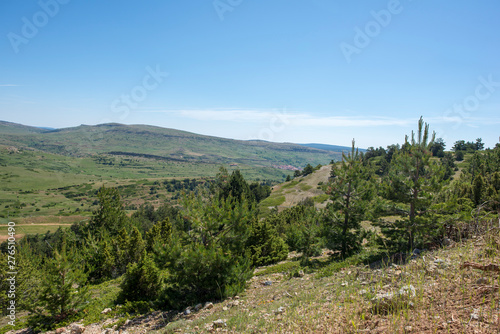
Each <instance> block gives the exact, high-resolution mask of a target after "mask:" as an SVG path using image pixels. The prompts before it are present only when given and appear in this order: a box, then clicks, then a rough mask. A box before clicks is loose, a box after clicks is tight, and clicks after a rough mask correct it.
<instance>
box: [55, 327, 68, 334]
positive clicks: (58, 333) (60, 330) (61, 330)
mask: <svg viewBox="0 0 500 334" xmlns="http://www.w3.org/2000/svg"><path fill="white" fill-rule="evenodd" d="M64 332H66V327H61V328H58V329H56V334H62V333H64Z"/></svg>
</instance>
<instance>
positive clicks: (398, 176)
mask: <svg viewBox="0 0 500 334" xmlns="http://www.w3.org/2000/svg"><path fill="white" fill-rule="evenodd" d="M435 135H436V134H435V133H433V134H432V136H431V137H429V125H428V124H427V123H425V124H424V121H423V119H422V117H421V118H420V120H419V122H418V133H417V134H416V136H415V133H414V132H413V131H412V134H411V138H409V137H408V136H406V138H405V144H404V145H403V147H402V149H401V150H400V151H398V152H397V153H396V154H395V155H394V157H393V159H392V163H391V167H390V170H389V175H388V177H387V178H386V180H385V187H386V196H387V198H388V199H390V200H391V201H392V202H393V205H394V209H395V213H398V214H399V215H401V216H402V219H401V220H398V221H396V222H394V223H392V222H382V224H381V225H382V231H383V232H384V234H385V235H386V236H387V237H388V238H389V240H386V241H387V243H388V244H390V245H391V246H390V248H392V250H395V251H396V250H406V251H411V250H412V249H413V248H414V247H415V238H416V236H418V235H417V233H419V234H420V235H424V234H425V233H427V232H430V231H431V230H432V226H430V225H429V217H428V216H427V215H426V213H427V210H428V209H429V206H430V204H431V203H432V196H433V194H435V193H437V192H438V191H439V189H440V188H441V187H442V185H443V176H444V168H443V167H442V165H440V164H438V163H437V162H433V161H431V156H432V153H431V150H430V148H431V147H432V145H433V143H434V139H435Z"/></svg>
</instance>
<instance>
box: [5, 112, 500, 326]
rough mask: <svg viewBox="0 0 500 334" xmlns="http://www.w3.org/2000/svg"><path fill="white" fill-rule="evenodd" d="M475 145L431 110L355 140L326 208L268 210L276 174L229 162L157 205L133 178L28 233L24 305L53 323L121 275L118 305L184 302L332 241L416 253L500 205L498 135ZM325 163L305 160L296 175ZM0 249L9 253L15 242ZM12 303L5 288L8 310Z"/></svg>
mask: <svg viewBox="0 0 500 334" xmlns="http://www.w3.org/2000/svg"><path fill="white" fill-rule="evenodd" d="M474 144H475V146H474V149H472V146H471V145H472V144H471V145H469V144H468V143H465V142H464V145H465V146H464V145H462V144H461V143H459V145H458V146H457V145H455V146H456V147H455V151H456V152H457V153H458V152H463V154H464V161H463V162H460V163H458V162H457V163H456V162H455V159H454V157H453V155H452V153H450V152H445V151H444V147H445V144H444V142H443V141H442V140H439V139H438V140H435V138H434V135H432V134H431V133H430V130H429V126H428V125H427V124H425V123H424V122H423V120H422V119H420V120H419V122H418V129H417V131H416V132H415V133H412V134H411V135H410V136H407V137H406V140H405V143H404V144H403V145H402V146H399V145H390V146H389V147H387V149H383V148H378V149H374V148H369V149H368V150H367V151H366V152H365V153H358V151H357V150H356V148H355V144H354V141H353V145H352V149H351V151H350V152H348V153H346V154H343V157H342V161H340V162H338V163H335V164H332V166H331V172H330V178H329V181H328V182H321V184H318V189H319V188H322V189H323V190H324V191H325V192H326V193H327V195H325V194H323V196H327V197H329V201H328V204H327V205H326V206H324V207H322V208H319V207H317V203H316V202H315V200H314V199H313V198H306V199H303V200H302V201H300V202H299V203H297V204H296V205H294V206H291V207H288V208H281V210H278V208H275V209H273V210H272V211H271V213H270V214H269V215H267V216H264V215H262V216H263V217H262V216H261V217H260V216H259V212H258V211H259V210H258V209H257V204H258V203H259V202H260V201H262V200H263V199H265V198H266V197H268V196H269V194H270V192H271V189H270V187H269V184H265V183H257V182H254V183H248V182H247V181H246V180H245V179H244V177H243V175H242V173H241V172H240V171H239V170H235V171H232V172H229V171H228V170H226V169H224V168H221V169H220V170H219V173H218V174H217V175H216V176H215V178H213V179H211V181H206V182H199V183H196V182H193V181H192V180H189V179H187V181H182V182H180V181H179V182H177V181H176V182H171V181H169V182H167V183H163V182H158V183H157V184H152V187H160V186H161V185H162V184H163V185H167V186H170V187H174V188H175V187H179V189H176V190H181V184H182V185H183V186H182V189H183V190H185V191H186V192H185V193H183V195H182V196H181V201H179V203H178V204H177V205H172V204H171V203H169V202H164V203H162V204H161V205H152V204H150V203H148V204H144V205H141V206H139V207H138V208H136V210H135V211H134V212H133V213H132V214H127V212H126V211H125V205H124V203H123V200H122V197H121V192H122V191H123V192H126V188H108V187H101V188H100V190H99V191H98V192H97V193H96V194H95V201H96V205H95V206H94V210H93V213H92V217H91V218H90V219H89V220H88V221H82V222H79V223H75V224H73V225H72V226H71V228H68V229H58V230H56V231H55V232H53V233H46V234H39V235H28V236H26V237H25V238H23V239H22V240H20V242H19V244H18V254H17V258H18V270H19V275H18V284H19V287H20V288H19V291H20V293H21V294H22V295H20V296H21V297H20V300H22V301H20V302H19V305H18V306H19V309H20V310H27V311H29V312H30V313H31V323H32V324H36V323H38V324H42V323H43V324H44V326H45V327H43V328H49V327H51V324H54V323H56V322H58V321H69V319H73V318H74V317H77V316H79V315H81V312H82V311H85V312H86V311H87V307H88V303H87V302H89V298H90V297H89V295H88V293H87V291H88V288H91V287H92V286H95V285H98V284H106V283H107V282H110V281H111V280H114V279H117V281H118V282H119V283H116V289H117V290H119V293H118V292H116V295H115V296H114V297H113V300H114V301H115V302H116V303H123V304H125V305H128V306H127V307H129V306H130V309H135V310H139V309H144V310H147V309H148V308H149V307H158V308H168V309H172V308H175V309H180V308H181V307H185V306H187V305H193V304H195V303H199V302H206V301H215V300H221V299H224V298H226V297H229V296H234V295H235V294H238V293H240V292H241V291H243V290H244V289H245V287H246V284H247V281H248V279H249V278H250V277H251V276H252V274H253V270H254V268H255V267H256V266H262V265H268V264H273V263H277V262H279V261H282V260H285V259H286V258H287V256H288V253H289V251H296V252H298V253H300V255H301V256H302V262H301V265H302V266H314V261H315V260H314V259H311V258H312V257H314V256H316V255H319V254H321V252H322V250H323V249H324V248H325V247H326V248H328V249H330V250H331V251H332V254H333V256H332V257H331V261H337V260H342V261H343V262H342V263H347V262H348V261H350V259H351V260H352V259H354V258H356V257H357V256H358V257H359V258H361V257H363V256H365V255H363V254H364V253H363V252H361V253H360V251H362V250H363V249H364V248H366V249H368V248H369V249H370V252H373V253H376V254H387V253H389V254H394V253H397V252H402V253H406V254H408V253H411V252H412V251H413V250H414V249H415V248H429V247H435V246H436V245H439V244H440V243H441V242H442V241H443V240H445V238H452V239H457V240H458V239H459V238H462V237H467V236H471V235H474V233H475V231H477V229H478V228H479V227H478V223H477V222H478V221H479V219H483V220H484V219H486V220H488V219H493V218H494V216H495V215H496V214H497V213H498V211H499V210H500V145H497V146H496V147H495V148H493V149H487V150H484V147H483V146H482V145H481V144H482V143H481V141H480V140H477V141H476V143H474ZM462 146H464V147H465V149H463V150H462ZM469 146H470V147H469ZM106 161H107V160H106ZM101 162H103V163H104V162H105V160H101ZM106 163H108V162H106ZM319 167H321V166H317V167H315V168H314V167H312V165H307V166H306V168H305V169H304V171H302V172H299V173H297V175H296V176H303V175H307V174H310V173H314V170H315V169H319ZM457 172H458V173H457ZM299 174H300V175H299ZM298 184H299V182H298V181H297V180H294V181H291V182H290V183H289V184H287V187H289V188H291V187H293V186H294V185H298ZM287 189H288V188H287ZM263 203H264V202H263ZM259 217H260V218H259ZM495 219H497V218H496V217H495ZM363 226H364V227H363ZM374 227H378V228H379V229H375V228H374ZM1 250H2V253H4V254H5V253H7V244H6V243H4V244H2V247H1ZM360 254H361V255H360ZM357 259H358V258H357ZM368 260H369V259H368V258H367V261H368ZM345 261H347V262H345ZM356 261H357V260H356ZM363 261H364V258H363ZM339 263H340V262H339ZM1 265H2V268H1V269H2V271H1V275H0V278H1V279H2V280H1V282H0V285H1V286H2V287H5V286H6V283H5V278H6V272H7V269H6V268H5V263H2V264H1ZM297 266H298V265H297ZM2 291H4V289H2ZM114 298H116V299H114ZM7 302H8V298H7V296H6V295H5V293H2V294H0V304H1V306H2V307H3V309H4V310H5V309H6V308H5V307H4V306H5V305H6V303H7ZM79 312H80V313H79ZM65 319H66V320H65Z"/></svg>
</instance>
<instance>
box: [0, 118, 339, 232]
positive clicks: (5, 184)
mask: <svg viewBox="0 0 500 334" xmlns="http://www.w3.org/2000/svg"><path fill="white" fill-rule="evenodd" d="M334 148H335V149H338V150H340V149H342V148H341V147H334ZM339 152H340V151H338V152H333V151H325V150H319V149H317V148H311V147H306V146H300V145H296V144H276V143H269V142H263V141H237V140H230V139H224V138H217V137H208V136H201V135H197V134H193V133H188V132H183V131H178V130H173V129H164V128H158V127H153V126H143V125H133V126H125V125H120V124H106V125H99V126H80V127H76V128H68V129H61V130H54V131H46V130H41V129H38V128H33V127H27V126H23V125H20V124H14V123H8V122H1V121H0V181H1V183H0V222H1V223H3V222H7V221H9V220H12V219H14V218H29V217H41V216H56V215H57V216H86V217H88V216H90V215H91V213H92V210H93V209H94V206H95V204H96V201H95V200H96V193H97V191H98V189H99V188H100V187H102V186H106V187H118V188H119V190H120V193H121V195H122V197H123V200H124V203H125V205H126V208H127V209H128V210H134V209H136V208H137V207H138V206H140V205H141V204H144V203H150V204H153V205H159V204H160V203H162V202H165V201H169V200H176V199H177V198H178V197H179V194H180V192H181V191H182V190H185V185H188V186H189V187H191V186H192V183H196V184H198V183H203V182H206V180H208V179H210V178H213V177H215V175H216V174H217V172H218V171H219V169H220V167H225V168H226V169H228V170H229V172H231V171H233V170H235V169H239V170H240V171H241V172H242V174H243V175H244V177H245V179H247V180H249V181H267V182H274V183H279V182H282V181H283V180H284V179H285V178H286V176H287V175H291V173H292V172H291V171H289V170H282V169H278V168H276V167H273V166H276V165H295V166H298V167H302V166H304V165H305V164H307V163H312V164H317V163H327V162H329V161H330V160H331V159H335V158H336V157H338V156H339V154H340V153H339ZM186 180H189V181H188V182H186ZM173 182H177V183H178V182H183V184H184V186H179V185H178V184H174V183H173ZM315 186H316V185H312V186H311V187H315ZM302 187H303V188H302V190H303V191H306V192H307V191H310V189H309V188H308V186H306V185H305V184H304V185H302ZM304 187H306V188H308V189H306V188H304ZM283 203H285V205H287V204H286V198H285V202H283V201H281V199H280V200H278V201H276V200H273V199H271V200H270V203H268V204H269V206H276V205H280V204H283Z"/></svg>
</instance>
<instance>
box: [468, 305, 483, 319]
mask: <svg viewBox="0 0 500 334" xmlns="http://www.w3.org/2000/svg"><path fill="white" fill-rule="evenodd" d="M479 312H480V310H479V309H477V308H475V309H473V312H472V313H471V315H470V318H471V320H478V321H481V320H482V318H483V317H482V316H481V314H480V313H479Z"/></svg>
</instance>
